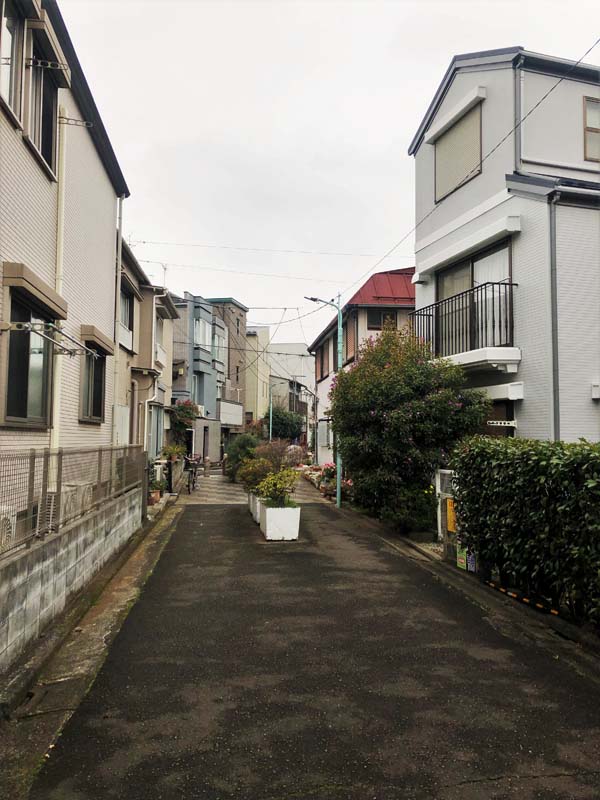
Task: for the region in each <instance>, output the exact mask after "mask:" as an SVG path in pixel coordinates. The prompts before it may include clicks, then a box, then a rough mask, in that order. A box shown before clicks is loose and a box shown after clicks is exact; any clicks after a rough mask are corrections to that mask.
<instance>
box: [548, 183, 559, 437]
mask: <svg viewBox="0 0 600 800" xmlns="http://www.w3.org/2000/svg"><path fill="white" fill-rule="evenodd" d="M559 200H560V192H555V193H554V195H553V197H552V199H551V200H550V203H549V213H550V328H551V342H552V438H553V439H554V441H555V442H557V441H559V440H560V372H559V359H558V289H557V277H556V204H557V203H558V201H559Z"/></svg>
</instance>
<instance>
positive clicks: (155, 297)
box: [143, 286, 169, 452]
mask: <svg viewBox="0 0 600 800" xmlns="http://www.w3.org/2000/svg"><path fill="white" fill-rule="evenodd" d="M168 294H169V293H168V292H167V288H166V286H163V291H162V294H155V295H153V296H152V337H151V342H150V346H151V351H150V358H151V359H152V365H153V367H154V358H155V355H154V348H155V346H156V301H157V300H160V299H161V298H162V297H167V295H168ZM152 384H153V387H154V388H153V392H154V393H153V395H152V397H148V398H147V399H146V400H145V401H144V445H143V446H144V450H146V452H147V449H148V406H149V405H150V403H153V402H154V401H155V400H156V398H157V396H158V394H157V386H156V377H154V378H153V379H152Z"/></svg>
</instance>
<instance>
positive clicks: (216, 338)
mask: <svg viewBox="0 0 600 800" xmlns="http://www.w3.org/2000/svg"><path fill="white" fill-rule="evenodd" d="M226 352H227V349H226V347H225V337H224V336H222V335H221V334H220V333H218V332H217V331H214V332H213V337H212V357H213V358H214V359H215V361H220V362H221V363H222V364H224V363H225V355H226Z"/></svg>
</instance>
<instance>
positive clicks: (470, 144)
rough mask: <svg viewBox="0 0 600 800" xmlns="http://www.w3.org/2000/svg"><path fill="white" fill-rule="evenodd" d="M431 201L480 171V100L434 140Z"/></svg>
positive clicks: (439, 197)
mask: <svg viewBox="0 0 600 800" xmlns="http://www.w3.org/2000/svg"><path fill="white" fill-rule="evenodd" d="M434 147H435V201H436V203H437V202H439V201H440V200H443V198H444V197H446V196H447V195H449V194H450V193H451V192H453V191H454V190H455V189H458V187H459V186H462V185H463V184H464V183H467V182H468V181H470V180H471V178H474V177H475V176H476V175H479V173H480V172H481V103H479V104H478V105H476V106H475V107H474V108H472V109H471V110H470V111H467V113H466V114H465V115H464V116H463V117H461V118H460V119H459V120H458V121H457V122H455V123H454V125H452V127H451V128H448V130H447V131H445V132H444V133H442V135H441V136H440V137H439V138H438V139H436V141H435V144H434Z"/></svg>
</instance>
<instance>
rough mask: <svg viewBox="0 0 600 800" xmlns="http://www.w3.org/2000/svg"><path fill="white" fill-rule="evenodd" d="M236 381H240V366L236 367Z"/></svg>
mask: <svg viewBox="0 0 600 800" xmlns="http://www.w3.org/2000/svg"><path fill="white" fill-rule="evenodd" d="M235 382H236V383H239V382H240V368H239V367H236V368H235Z"/></svg>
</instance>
